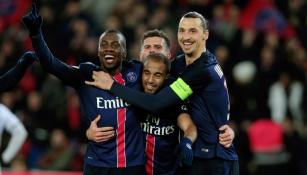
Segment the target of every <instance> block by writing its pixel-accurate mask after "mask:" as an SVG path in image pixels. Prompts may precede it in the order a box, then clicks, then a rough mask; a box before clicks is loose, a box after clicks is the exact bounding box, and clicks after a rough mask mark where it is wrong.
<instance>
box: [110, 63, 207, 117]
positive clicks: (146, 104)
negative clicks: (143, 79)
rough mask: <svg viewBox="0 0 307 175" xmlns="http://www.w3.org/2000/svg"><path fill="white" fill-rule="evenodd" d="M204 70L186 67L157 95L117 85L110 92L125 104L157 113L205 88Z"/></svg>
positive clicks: (201, 67)
mask: <svg viewBox="0 0 307 175" xmlns="http://www.w3.org/2000/svg"><path fill="white" fill-rule="evenodd" d="M207 81H208V78H206V69H205V67H204V66H203V65H201V64H195V66H193V67H192V66H191V67H188V68H187V70H186V71H184V72H183V74H182V75H180V77H178V78H177V79H176V81H174V82H173V83H172V84H171V85H170V86H167V87H165V88H163V89H161V90H160V91H159V92H158V93H157V94H146V93H143V92H139V91H136V90H133V89H130V88H127V87H124V86H121V85H119V84H117V83H114V84H113V86H112V87H111V92H112V93H114V94H115V95H117V96H119V97H121V98H123V99H124V100H126V101H127V102H129V103H131V104H133V105H136V106H138V107H140V108H142V109H145V110H148V111H150V112H158V111H161V110H164V109H165V108H168V107H170V106H171V105H175V104H177V103H178V102H180V101H183V100H186V99H187V98H188V97H189V96H190V95H192V94H193V91H197V90H199V89H200V88H203V87H204V86H206V84H207Z"/></svg>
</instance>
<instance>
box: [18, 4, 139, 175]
mask: <svg viewBox="0 0 307 175" xmlns="http://www.w3.org/2000/svg"><path fill="white" fill-rule="evenodd" d="M23 22H24V24H25V25H26V27H27V28H28V30H29V33H30V38H31V41H32V45H33V47H34V49H35V51H36V53H37V55H38V57H39V59H40V63H41V65H42V67H43V69H45V70H46V71H47V72H49V73H51V74H53V75H55V76H57V77H58V78H59V79H61V80H62V81H63V82H65V83H66V84H68V85H70V86H72V87H74V89H75V90H76V91H77V93H78V95H79V97H80V101H81V112H82V119H83V121H84V122H85V123H86V124H87V126H89V125H90V122H91V121H92V120H94V117H95V116H97V115H100V116H103V117H104V120H103V122H99V126H113V128H115V130H116V136H115V138H113V139H111V140H109V141H107V142H102V143H96V142H91V141H90V142H89V144H88V147H87V151H86V155H85V166H84V174H85V175H97V174H99V175H107V174H108V175H123V174H127V175H128V174H129V175H130V174H135V175H143V174H144V169H145V168H144V163H145V155H144V142H143V137H142V130H141V128H140V125H139V123H138V121H137V119H136V115H135V111H134V110H133V109H132V107H131V105H129V104H128V103H126V102H125V101H123V100H122V99H120V98H118V97H117V96H114V95H113V94H111V93H109V92H107V91H104V90H101V89H97V88H94V87H92V86H88V85H86V84H84V81H85V80H90V79H91V75H92V71H93V70H104V71H106V72H108V73H110V74H111V75H112V76H113V78H114V79H115V80H116V81H117V82H118V83H120V84H123V85H125V86H128V87H130V88H134V89H138V90H139V89H140V83H139V80H138V79H139V77H140V74H141V70H142V63H140V62H138V61H126V59H125V58H126V40H125V37H124V36H123V34H122V33H120V32H119V31H117V30H106V31H105V32H104V33H102V34H101V36H100V38H99V45H98V57H99V60H100V63H101V65H100V66H96V65H93V64H91V63H83V64H80V66H79V67H75V66H69V65H67V64H65V63H63V62H61V61H60V60H59V59H57V58H56V57H54V56H53V54H52V53H51V51H50V50H49V48H48V47H47V45H46V43H45V41H44V38H43V35H42V31H41V25H42V17H41V16H40V15H39V14H38V13H37V10H36V6H35V4H34V5H33V7H32V10H31V12H29V13H28V14H27V15H25V16H24V17H23ZM113 128H112V127H111V129H113Z"/></svg>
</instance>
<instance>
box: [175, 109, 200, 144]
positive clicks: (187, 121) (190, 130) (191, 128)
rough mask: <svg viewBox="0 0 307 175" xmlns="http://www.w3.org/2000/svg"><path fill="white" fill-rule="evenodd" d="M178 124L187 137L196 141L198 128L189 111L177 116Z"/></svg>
mask: <svg viewBox="0 0 307 175" xmlns="http://www.w3.org/2000/svg"><path fill="white" fill-rule="evenodd" d="M177 125H178V127H179V128H180V129H181V130H182V131H183V137H186V138H188V139H190V140H191V142H193V143H194V141H195V140H196V138H197V128H196V126H195V124H194V123H193V121H192V119H191V117H190V115H189V114H188V113H181V114H180V115H179V116H178V118H177Z"/></svg>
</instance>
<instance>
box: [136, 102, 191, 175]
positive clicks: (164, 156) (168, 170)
mask: <svg viewBox="0 0 307 175" xmlns="http://www.w3.org/2000/svg"><path fill="white" fill-rule="evenodd" d="M180 113H187V107H186V104H182V105H175V106H173V107H171V108H169V109H168V110H165V111H162V112H159V113H148V112H142V114H140V115H139V116H140V117H139V118H140V122H141V128H142V130H143V133H144V137H145V140H146V147H145V154H146V173H147V175H159V174H169V175H172V174H175V173H176V168H177V167H176V158H177V156H176V154H175V148H176V146H177V145H178V143H179V133H180V132H179V127H178V126H177V117H178V116H179V114H180ZM145 116H146V117H145Z"/></svg>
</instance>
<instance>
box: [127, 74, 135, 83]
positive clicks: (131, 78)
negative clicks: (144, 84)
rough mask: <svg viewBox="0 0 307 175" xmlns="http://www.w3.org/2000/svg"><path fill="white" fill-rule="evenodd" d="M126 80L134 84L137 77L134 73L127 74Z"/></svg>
mask: <svg viewBox="0 0 307 175" xmlns="http://www.w3.org/2000/svg"><path fill="white" fill-rule="evenodd" d="M127 80H128V81H129V82H132V83H133V82H135V81H136V80H137V76H136V73H134V72H129V73H128V74H127Z"/></svg>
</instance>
